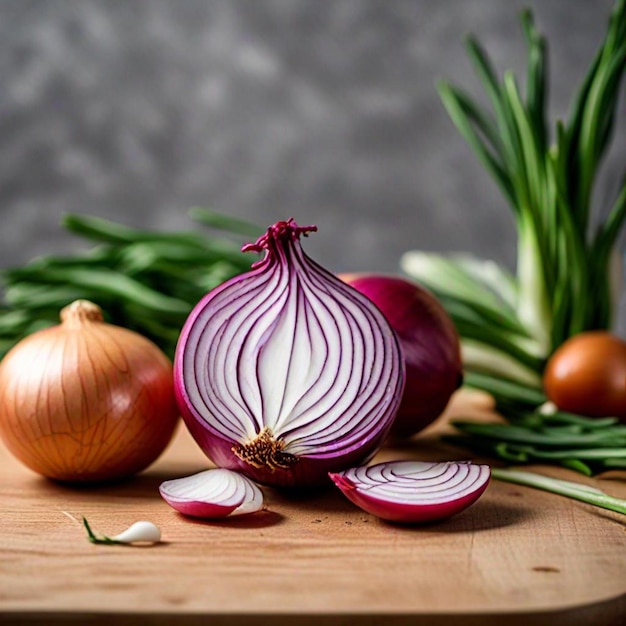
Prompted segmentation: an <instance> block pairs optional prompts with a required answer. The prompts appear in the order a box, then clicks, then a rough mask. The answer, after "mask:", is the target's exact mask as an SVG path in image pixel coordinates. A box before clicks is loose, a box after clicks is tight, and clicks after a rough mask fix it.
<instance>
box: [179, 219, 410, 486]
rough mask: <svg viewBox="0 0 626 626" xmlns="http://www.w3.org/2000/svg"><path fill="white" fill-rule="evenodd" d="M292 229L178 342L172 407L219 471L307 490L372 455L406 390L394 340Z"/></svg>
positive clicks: (283, 230) (218, 294)
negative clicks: (311, 254)
mask: <svg viewBox="0 0 626 626" xmlns="http://www.w3.org/2000/svg"><path fill="white" fill-rule="evenodd" d="M312 230H315V228H314V227H303V228H302V227H299V226H298V225H297V224H296V223H295V222H294V221H293V220H289V221H287V222H278V223H277V224H275V225H274V226H271V227H270V228H269V229H268V230H267V233H266V234H265V235H263V236H262V237H261V238H260V239H259V240H258V241H257V243H256V244H253V245H250V246H247V247H246V249H250V250H253V251H257V252H260V251H264V252H265V256H264V258H263V259H262V260H261V261H259V262H257V263H256V264H255V265H253V269H252V270H251V271H250V272H247V273H245V274H243V275H241V276H238V277H236V278H234V279H232V280H230V281H227V282H226V283H224V284H223V285H221V286H219V287H218V288H217V289H214V290H213V291H211V292H210V293H209V294H208V295H207V296H205V298H203V299H202V300H201V301H200V302H199V303H198V305H197V306H196V307H195V308H194V310H193V311H192V313H191V315H190V316H189V318H188V320H187V322H186V323H185V325H184V327H183V330H182V332H181V336H180V340H179V344H178V347H177V350H176V357H175V362H174V369H175V383H176V392H177V398H178V402H179V405H180V408H181V413H182V415H183V418H184V420H185V422H186V424H187V426H188V428H189V430H190V432H191V434H192V435H193V437H194V438H195V439H196V441H197V442H198V444H199V445H200V447H201V448H202V449H203V450H204V451H205V453H206V454H207V455H208V456H209V458H211V460H212V461H213V462H214V463H215V464H216V465H218V466H220V467H226V468H229V469H233V470H237V471H240V472H242V473H244V474H246V475H247V476H249V477H250V478H252V479H253V480H256V481H258V482H261V483H265V484H270V485H273V486H290V487H293V486H304V487H308V486H312V485H317V484H319V483H321V482H325V481H328V472H330V471H338V470H341V469H344V468H346V467H350V466H351V465H354V464H356V463H360V462H363V460H364V459H366V458H368V457H371V455H372V454H374V452H376V450H377V449H378V447H380V445H381V444H382V442H383V440H384V438H385V437H386V435H387V433H388V431H389V429H390V427H391V423H392V421H393V419H394V417H395V414H396V412H397V409H398V406H399V403H400V399H401V396H402V390H403V387H404V362H403V359H402V357H401V352H400V347H399V342H398V339H397V337H396V335H395V333H394V331H393V330H392V328H391V326H390V325H389V323H388V322H387V320H386V319H385V317H384V316H383V314H382V313H381V312H380V311H379V310H378V308H377V307H376V306H375V305H374V304H373V303H372V302H371V301H370V300H369V299H368V298H367V297H366V296H364V295H363V294H361V293H359V292H358V291H356V290H355V289H353V288H352V287H350V286H348V285H346V284H345V283H343V282H342V281H341V280H339V279H338V278H337V277H336V276H334V275H333V274H332V273H330V272H328V271H326V270H325V269H323V268H322V267H320V266H319V265H318V264H317V263H315V262H314V261H312V260H311V259H310V258H309V257H308V256H307V255H306V254H305V253H304V252H303V250H302V248H301V245H300V236H301V235H303V234H307V233H308V232H310V231H312Z"/></svg>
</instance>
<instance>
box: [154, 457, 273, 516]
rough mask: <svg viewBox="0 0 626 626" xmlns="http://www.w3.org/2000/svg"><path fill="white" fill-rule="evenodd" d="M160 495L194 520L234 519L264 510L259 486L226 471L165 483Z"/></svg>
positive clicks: (220, 470) (206, 473)
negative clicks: (198, 518)
mask: <svg viewBox="0 0 626 626" xmlns="http://www.w3.org/2000/svg"><path fill="white" fill-rule="evenodd" d="M159 492H160V494H161V497H162V498H163V499H164V500H165V501H166V502H167V503H168V504H169V505H170V506H171V507H172V508H174V509H176V510H177V511H178V512H179V513H183V514H185V515H189V516H191V517H201V518H205V519H215V518H220V517H234V516H236V515H246V514H248V513H255V512H256V511H260V510H261V509H262V508H263V493H262V492H261V490H260V489H259V487H258V486H257V485H255V484H254V483H253V482H252V481H251V480H250V479H248V478H246V477H245V476H242V475H241V474H238V473H237V472H233V471H231V470H227V469H209V470H205V471H203V472H199V473H198V474H193V475H192V476H186V477H185V478H176V479H173V480H166V481H165V482H164V483H162V484H161V486H160V487H159Z"/></svg>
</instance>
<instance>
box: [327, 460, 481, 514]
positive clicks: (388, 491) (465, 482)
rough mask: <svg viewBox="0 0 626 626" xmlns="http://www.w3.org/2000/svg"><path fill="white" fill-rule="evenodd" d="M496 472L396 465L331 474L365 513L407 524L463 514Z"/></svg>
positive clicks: (405, 463) (473, 467)
mask: <svg viewBox="0 0 626 626" xmlns="http://www.w3.org/2000/svg"><path fill="white" fill-rule="evenodd" d="M490 476H491V470H490V468H489V466H488V465H476V464H473V463H454V462H449V463H430V462H422V461H393V462H388V463H379V464H378V465H372V466H370V467H354V468H351V469H348V470H345V471H342V472H336V473H331V474H330V477H331V479H332V480H333V482H334V483H335V484H336V485H337V487H339V489H341V491H342V492H343V493H344V494H345V496H346V497H347V498H348V499H349V500H350V501H351V502H353V503H354V504H356V505H357V506H358V507H360V508H362V509H363V510H364V511H367V512H368V513H371V514H372V515H376V516H377V517H380V518H382V519H385V520H389V521H393V522H403V523H416V522H430V521H435V520H440V519H444V518H447V517H450V516H452V515H455V514H456V513H459V512H460V511H462V510H463V509H466V508H467V507H468V506H470V505H471V504H473V503H474V502H476V500H478V498H479V497H480V496H481V495H482V493H483V492H484V491H485V489H486V488H487V485H488V484H489V479H490Z"/></svg>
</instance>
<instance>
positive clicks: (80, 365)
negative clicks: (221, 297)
mask: <svg viewBox="0 0 626 626" xmlns="http://www.w3.org/2000/svg"><path fill="white" fill-rule="evenodd" d="M177 421H178V409H177V407H176V401H175V397H174V384H173V377H172V365H171V362H170V361H169V359H168V358H167V357H166V356H165V354H164V353H163V352H162V351H161V350H160V349H159V348H158V347H157V346H156V345H155V344H154V343H152V342H151V341H149V340H148V339H146V338H145V337H143V336H142V335H139V334H138V333H136V332H134V331H131V330H128V329H126V328H121V327H119V326H114V325H112V324H107V323H105V322H104V320H103V316H102V311H101V309H100V308H99V307H98V306H97V305H95V304H93V303H91V302H88V301H86V300H77V301H76V302H74V303H72V304H70V305H68V306H67V307H65V308H64V309H63V310H62V311H61V324H59V325H58V326H53V327H51V328H46V329H44V330H40V331H38V332H35V333H33V334H32V335H30V336H28V337H26V338H25V339H23V340H22V341H20V342H19V343H18V344H17V345H16V346H15V347H14V348H13V349H12V350H11V351H9V353H8V354H7V355H6V356H5V357H4V359H3V360H2V362H1V363H0V436H1V437H2V439H3V440H4V442H5V443H6V445H7V447H8V448H9V450H10V451H11V452H12V453H13V454H14V455H15V456H16V457H17V458H18V459H19V460H20V461H22V462H23V463H24V464H25V465H26V466H27V467H29V468H30V469H32V470H34V471H35V472H38V473H40V474H42V475H44V476H47V477H48V478H52V479H56V480H61V481H69V482H98V481H106V480H113V479H118V478H123V477H127V476H131V475H133V474H135V473H137V472H139V471H140V470H142V469H144V468H146V467H147V466H148V465H150V464H151V463H152V462H153V461H154V460H156V458H157V457H158V456H159V455H160V454H161V452H162V451H163V450H164V448H165V446H166V445H167V444H168V443H169V441H170V439H171V438H172V435H173V433H174V429H175V427H176V424H177Z"/></svg>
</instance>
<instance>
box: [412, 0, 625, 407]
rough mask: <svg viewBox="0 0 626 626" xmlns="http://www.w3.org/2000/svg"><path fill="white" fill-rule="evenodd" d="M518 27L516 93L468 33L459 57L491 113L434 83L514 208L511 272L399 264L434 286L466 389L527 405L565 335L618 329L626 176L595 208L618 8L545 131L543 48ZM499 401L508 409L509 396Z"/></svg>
mask: <svg viewBox="0 0 626 626" xmlns="http://www.w3.org/2000/svg"><path fill="white" fill-rule="evenodd" d="M521 24H522V30H523V33H524V37H525V41H526V44H527V50H528V57H527V74H526V81H525V94H524V95H523V94H522V90H521V89H520V87H519V84H518V79H517V77H516V76H515V74H514V73H513V72H512V71H506V72H505V73H504V76H503V78H502V79H499V77H498V76H497V75H496V72H495V70H494V67H493V64H492V62H491V60H490V59H489V57H488V55H487V53H486V51H485V50H484V49H483V48H482V47H481V45H480V43H479V42H478V41H477V40H476V39H475V38H474V37H471V36H470V37H469V38H468V40H467V52H468V55H469V58H470V60H471V62H472V64H473V67H474V69H475V71H476V74H477V76H478V79H479V81H480V83H481V85H482V87H483V89H484V92H485V95H486V100H487V102H488V103H489V104H488V106H484V105H482V104H479V103H478V102H477V101H476V100H474V99H473V98H472V97H471V96H470V95H469V94H468V93H467V92H466V91H464V90H463V89H461V88H459V87H457V86H454V85H451V84H450V83H448V82H445V81H443V82H441V83H439V85H438V90H439V94H440V97H441V100H442V102H443V105H444V106H445V108H446V110H447V112H448V114H449V116H450V118H451V120H452V122H453V123H454V125H455V126H456V128H457V129H458V130H459V132H460V133H461V135H462V136H463V137H464V138H465V140H466V141H467V143H468V144H469V145H470V146H471V147H472V148H473V151H474V152H475V153H476V155H477V157H478V158H479V159H480V161H481V162H482V164H483V165H484V166H485V168H486V169H487V171H488V173H489V174H490V175H491V177H492V178H493V179H494V181H495V182H496V184H497V185H498V187H499V189H500V191H501V192H502V194H503V196H504V198H505V200H506V202H507V204H508V205H509V206H510V208H511V210H512V213H513V218H514V220H515V224H516V227H517V237H518V239H517V264H516V271H515V272H514V273H513V272H510V271H508V270H507V269H506V268H504V267H502V266H500V265H498V264H497V263H495V262H493V261H490V260H479V259H476V258H473V257H469V256H460V255H440V254H432V253H427V252H423V251H410V252H407V253H406V254H404V255H403V257H402V258H401V268H402V270H403V271H404V272H405V273H406V274H407V275H408V276H410V277H412V278H414V279H415V280H417V281H418V282H420V283H421V284H423V285H424V286H426V287H428V288H430V289H431V290H432V291H433V292H434V293H435V295H437V296H438V297H439V298H440V300H441V301H442V303H443V304H444V306H445V307H446V308H447V310H448V312H449V313H450V315H451V317H452V318H453V320H454V322H455V323H456V325H457V329H458V331H459V334H460V336H461V341H462V347H463V357H464V365H465V369H466V373H467V376H466V381H467V384H468V385H472V386H475V387H479V388H483V389H485V390H487V391H493V388H494V386H495V387H498V386H499V385H501V384H502V383H504V384H505V385H506V384H510V385H514V386H515V385H516V386H517V387H516V389H515V393H514V394H513V395H512V396H509V397H508V399H509V400H510V398H511V397H514V396H516V395H519V394H522V395H524V393H526V391H525V390H527V391H528V401H527V404H532V402H534V401H535V400H537V396H538V395H539V400H542V399H543V398H541V394H540V393H538V392H540V390H541V380H542V373H543V370H544V367H545V364H546V361H547V359H548V358H549V357H550V355H551V354H552V353H553V352H554V351H555V350H556V349H557V348H558V347H559V346H560V345H561V344H562V343H563V342H564V341H565V340H566V339H568V338H569V337H571V336H573V335H575V334H577V333H580V332H582V331H585V330H592V329H613V328H614V325H615V322H616V317H617V304H618V297H619V293H618V289H617V288H616V287H619V286H620V285H621V280H620V279H619V277H618V275H617V274H618V272H619V269H620V267H621V263H620V255H619V251H618V245H619V235H620V232H621V230H622V227H623V224H624V219H625V218H626V176H625V178H624V181H625V182H623V183H622V185H621V188H620V189H619V190H618V193H617V196H616V198H615V200H614V201H613V204H612V206H609V207H592V204H593V200H594V197H595V196H594V185H595V183H596V181H597V177H598V170H599V166H600V164H601V162H602V160H603V157H604V156H605V154H606V152H607V149H608V147H609V145H610V143H611V139H612V136H613V134H614V128H615V114H616V110H617V106H618V101H619V97H620V83H621V79H622V77H623V75H624V72H625V69H626V3H625V1H624V0H618V2H617V3H616V4H615V6H614V8H613V11H612V13H611V16H610V20H609V24H608V29H607V31H606V35H605V37H604V40H603V42H602V44H601V45H600V47H599V49H598V51H597V53H596V56H595V58H594V59H593V62H592V63H591V66H590V67H589V69H588V71H587V73H586V76H585V78H584V80H583V81H582V84H581V85H580V87H579V88H578V91H577V95H576V97H575V99H574V101H573V103H572V106H571V109H570V112H569V116H568V118H567V119H566V120H565V121H557V122H556V125H555V127H554V130H553V133H552V134H550V133H549V128H548V120H547V115H546V108H547V92H548V63H547V42H546V39H545V37H544V36H542V35H541V34H540V33H539V31H538V30H537V28H536V27H535V25H534V22H533V17H532V14H531V12H530V11H525V12H523V13H522V14H521ZM624 173H625V174H626V171H625V172H624ZM596 195H597V194H596ZM592 209H595V210H592ZM603 216H604V217H603ZM501 395H502V394H501ZM501 399H502V400H503V402H504V403H505V404H507V402H506V401H507V394H503V397H502V398H501ZM531 399H532V402H531ZM539 403H540V402H539ZM508 404H514V405H515V404H518V403H515V402H512V401H510V402H508Z"/></svg>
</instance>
